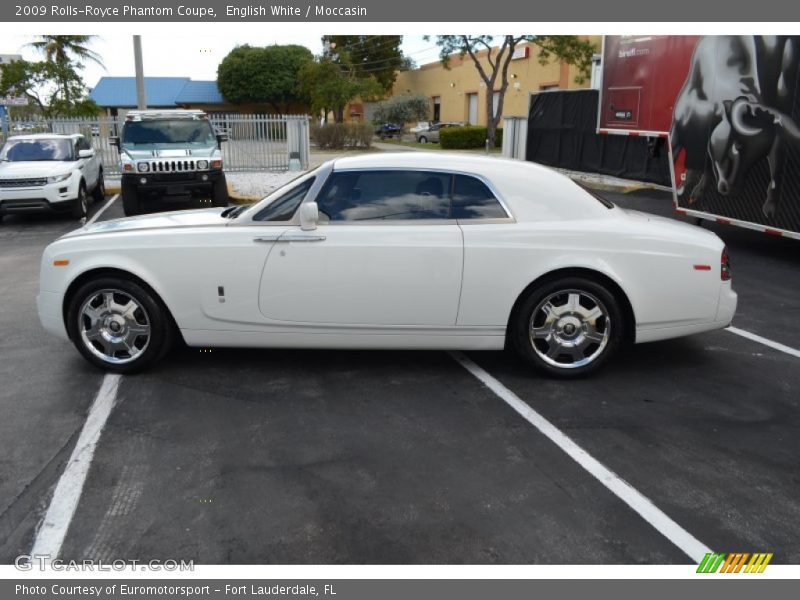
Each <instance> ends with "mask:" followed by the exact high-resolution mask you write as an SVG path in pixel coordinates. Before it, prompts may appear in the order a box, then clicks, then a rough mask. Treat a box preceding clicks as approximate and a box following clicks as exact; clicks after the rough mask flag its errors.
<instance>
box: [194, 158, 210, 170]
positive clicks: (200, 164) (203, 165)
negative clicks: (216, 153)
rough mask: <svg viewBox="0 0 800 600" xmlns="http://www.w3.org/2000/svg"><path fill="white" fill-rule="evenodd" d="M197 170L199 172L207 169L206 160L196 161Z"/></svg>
mask: <svg viewBox="0 0 800 600" xmlns="http://www.w3.org/2000/svg"><path fill="white" fill-rule="evenodd" d="M197 168H198V169H200V170H203V169H207V168H208V161H207V160H198V161H197Z"/></svg>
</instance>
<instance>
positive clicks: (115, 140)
mask: <svg viewBox="0 0 800 600" xmlns="http://www.w3.org/2000/svg"><path fill="white" fill-rule="evenodd" d="M108 144H109V145H110V146H114V147H115V148H119V137H118V136H116V135H112V136H111V137H109V138H108Z"/></svg>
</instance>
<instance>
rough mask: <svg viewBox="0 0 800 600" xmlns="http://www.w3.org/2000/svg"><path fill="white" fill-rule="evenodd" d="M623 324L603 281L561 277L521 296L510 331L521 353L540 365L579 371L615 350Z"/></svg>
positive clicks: (570, 373)
mask: <svg viewBox="0 0 800 600" xmlns="http://www.w3.org/2000/svg"><path fill="white" fill-rule="evenodd" d="M623 328H624V319H623V314H622V310H621V309H620V306H619V302H618V301H617V299H616V298H615V297H614V294H613V293H611V292H610V291H609V290H608V289H607V288H606V286H604V285H602V284H601V283H599V282H596V281H593V280H591V279H584V278H580V277H564V278H560V279H555V280H552V281H547V282H545V283H543V284H542V285H540V286H538V287H537V288H536V289H534V290H532V291H531V292H530V293H529V294H528V295H527V296H526V298H525V299H524V300H523V302H522V304H521V305H520V307H519V310H518V311H517V312H516V316H515V319H514V322H513V323H512V332H511V335H512V336H513V337H512V341H513V345H514V347H515V348H516V350H517V352H518V353H519V354H520V356H521V357H522V358H523V359H524V360H526V361H527V362H528V363H530V364H531V365H533V366H534V367H536V368H537V369H539V370H540V371H543V372H545V373H548V374H550V375H556V376H559V377H579V376H582V375H586V374H588V373H591V372H593V371H595V370H597V369H598V368H600V366H601V365H602V364H603V363H605V362H606V361H607V360H608V358H609V357H610V356H611V355H612V354H613V353H614V352H615V351H616V350H617V348H618V347H619V345H620V343H621V341H622V336H623Z"/></svg>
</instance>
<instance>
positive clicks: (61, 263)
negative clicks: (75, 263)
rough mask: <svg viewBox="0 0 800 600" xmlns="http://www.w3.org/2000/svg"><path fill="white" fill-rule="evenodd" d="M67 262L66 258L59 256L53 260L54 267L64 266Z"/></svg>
mask: <svg viewBox="0 0 800 600" xmlns="http://www.w3.org/2000/svg"><path fill="white" fill-rule="evenodd" d="M68 264H69V259H68V258H59V259H58V260H54V261H53V266H54V267H66V266H67V265H68Z"/></svg>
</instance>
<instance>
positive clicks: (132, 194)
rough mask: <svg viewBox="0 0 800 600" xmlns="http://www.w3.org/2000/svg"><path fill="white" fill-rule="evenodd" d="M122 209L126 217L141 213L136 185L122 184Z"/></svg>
mask: <svg viewBox="0 0 800 600" xmlns="http://www.w3.org/2000/svg"><path fill="white" fill-rule="evenodd" d="M122 210H123V212H124V213H125V216H126V217H133V216H135V215H140V214H142V206H141V202H139V194H137V193H136V187H135V186H133V185H131V184H129V183H124V182H123V184H122Z"/></svg>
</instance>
